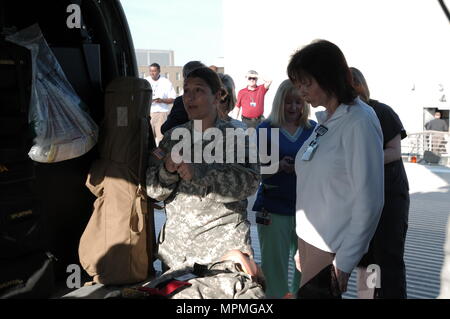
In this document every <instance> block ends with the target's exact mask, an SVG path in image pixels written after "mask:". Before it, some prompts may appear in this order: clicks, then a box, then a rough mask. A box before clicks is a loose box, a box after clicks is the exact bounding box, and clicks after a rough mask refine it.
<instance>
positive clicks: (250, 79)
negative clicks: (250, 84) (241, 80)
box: [248, 78, 258, 81]
mask: <svg viewBox="0 0 450 319" xmlns="http://www.w3.org/2000/svg"><path fill="white" fill-rule="evenodd" d="M248 80H249V81H252V80H255V81H256V80H258V78H248Z"/></svg>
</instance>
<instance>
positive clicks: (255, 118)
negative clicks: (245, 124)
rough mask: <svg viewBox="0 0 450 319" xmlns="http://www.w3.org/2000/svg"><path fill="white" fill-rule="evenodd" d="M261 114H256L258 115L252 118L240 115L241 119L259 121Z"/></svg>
mask: <svg viewBox="0 0 450 319" xmlns="http://www.w3.org/2000/svg"><path fill="white" fill-rule="evenodd" d="M262 117H263V116H262V115H260V116H258V117H253V118H250V117H245V116H243V115H242V119H243V120H247V121H259V120H260V119H262Z"/></svg>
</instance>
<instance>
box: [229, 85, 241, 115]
mask: <svg viewBox="0 0 450 319" xmlns="http://www.w3.org/2000/svg"><path fill="white" fill-rule="evenodd" d="M241 108H242V91H239V93H238V96H237V100H236V105H235V106H234V109H233V110H232V111H231V117H234V118H235V119H236V120H239V114H240V113H241Z"/></svg>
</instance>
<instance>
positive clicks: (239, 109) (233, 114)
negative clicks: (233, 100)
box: [231, 106, 241, 120]
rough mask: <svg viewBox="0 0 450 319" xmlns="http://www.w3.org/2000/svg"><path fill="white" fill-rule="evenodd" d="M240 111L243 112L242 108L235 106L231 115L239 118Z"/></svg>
mask: <svg viewBox="0 0 450 319" xmlns="http://www.w3.org/2000/svg"><path fill="white" fill-rule="evenodd" d="M240 113H241V108H240V107H237V106H235V107H234V109H233V110H232V111H231V117H232V118H235V119H236V120H239V114H240Z"/></svg>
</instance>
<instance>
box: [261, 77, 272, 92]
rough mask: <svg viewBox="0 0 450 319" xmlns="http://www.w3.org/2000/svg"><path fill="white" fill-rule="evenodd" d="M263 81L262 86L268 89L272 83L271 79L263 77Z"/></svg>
mask: <svg viewBox="0 0 450 319" xmlns="http://www.w3.org/2000/svg"><path fill="white" fill-rule="evenodd" d="M263 81H264V87H265V88H266V90H268V89H269V87H270V85H271V84H272V80H265V79H263Z"/></svg>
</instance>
